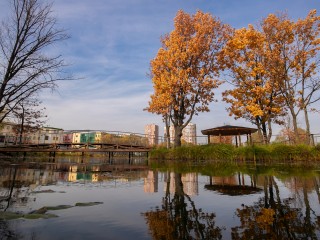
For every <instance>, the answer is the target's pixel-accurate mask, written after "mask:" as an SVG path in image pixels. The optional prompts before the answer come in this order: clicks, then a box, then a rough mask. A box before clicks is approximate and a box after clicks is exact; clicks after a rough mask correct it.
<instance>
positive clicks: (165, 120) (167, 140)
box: [164, 114, 171, 149]
mask: <svg viewBox="0 0 320 240" xmlns="http://www.w3.org/2000/svg"><path fill="white" fill-rule="evenodd" d="M164 122H165V125H166V139H165V141H166V144H167V148H168V149H169V148H170V147H171V139H170V118H169V116H168V115H167V114H166V115H165V116H164Z"/></svg>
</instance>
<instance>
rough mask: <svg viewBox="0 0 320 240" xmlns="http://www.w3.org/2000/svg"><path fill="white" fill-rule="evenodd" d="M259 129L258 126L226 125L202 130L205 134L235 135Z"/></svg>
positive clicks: (250, 132)
mask: <svg viewBox="0 0 320 240" xmlns="http://www.w3.org/2000/svg"><path fill="white" fill-rule="evenodd" d="M256 131H258V129H256V128H248V127H240V126H231V125H225V126H221V127H216V128H209V129H205V130H201V133H202V134H203V135H212V136H220V135H221V136H235V135H244V134H252V133H254V132H256Z"/></svg>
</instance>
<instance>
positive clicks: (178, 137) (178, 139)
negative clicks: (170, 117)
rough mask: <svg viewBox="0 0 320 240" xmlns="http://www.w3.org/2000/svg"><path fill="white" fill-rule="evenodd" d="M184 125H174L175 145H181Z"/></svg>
mask: <svg viewBox="0 0 320 240" xmlns="http://www.w3.org/2000/svg"><path fill="white" fill-rule="evenodd" d="M181 137H182V127H181V126H177V125H174V147H175V148H176V147H180V146H181Z"/></svg>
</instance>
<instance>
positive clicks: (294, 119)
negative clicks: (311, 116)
mask: <svg viewBox="0 0 320 240" xmlns="http://www.w3.org/2000/svg"><path fill="white" fill-rule="evenodd" d="M291 115H292V125H293V132H294V142H295V143H298V142H299V132H298V121H297V115H296V114H294V113H292V112H291Z"/></svg>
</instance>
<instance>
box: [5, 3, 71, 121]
mask: <svg viewBox="0 0 320 240" xmlns="http://www.w3.org/2000/svg"><path fill="white" fill-rule="evenodd" d="M10 2H11V3H12V4H11V7H12V9H11V10H12V12H11V15H10V16H9V17H8V18H7V19H4V20H3V21H2V24H1V25H0V113H2V114H1V117H0V122H1V121H3V119H4V118H5V117H6V116H7V115H8V114H10V112H11V111H12V110H13V109H15V108H16V107H18V106H19V104H20V103H21V102H23V101H24V100H25V99H28V98H29V97H30V96H32V95H34V94H35V93H38V92H39V91H41V90H43V89H54V88H55V87H56V86H57V85H56V83H57V81H58V80H62V79H66V78H65V77H63V78H61V75H60V73H62V68H63V67H64V66H65V64H64V63H63V60H62V59H61V56H60V55H56V56H50V55H49V54H48V53H47V50H48V49H49V48H50V47H51V46H53V45H54V44H55V43H57V42H60V41H62V40H65V39H66V38H67V35H66V34H65V32H64V31H63V30H60V29H58V28H57V27H56V19H55V18H54V17H52V11H51V5H50V4H46V3H43V2H42V1H39V0H12V1H10Z"/></svg>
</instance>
